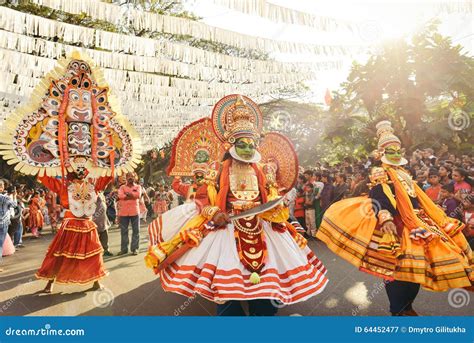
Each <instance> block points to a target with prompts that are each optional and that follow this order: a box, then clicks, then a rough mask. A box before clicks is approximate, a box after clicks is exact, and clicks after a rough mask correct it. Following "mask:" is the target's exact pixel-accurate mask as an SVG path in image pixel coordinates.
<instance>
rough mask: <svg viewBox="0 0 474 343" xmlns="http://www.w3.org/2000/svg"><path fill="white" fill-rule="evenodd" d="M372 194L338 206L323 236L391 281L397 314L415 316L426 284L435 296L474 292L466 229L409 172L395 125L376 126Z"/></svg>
mask: <svg viewBox="0 0 474 343" xmlns="http://www.w3.org/2000/svg"><path fill="white" fill-rule="evenodd" d="M376 128H377V136H378V138H379V142H378V150H376V151H375V157H376V158H377V159H380V160H381V162H382V163H381V166H378V167H374V168H373V169H372V171H371V173H370V180H371V185H370V192H369V194H368V196H365V197H356V198H349V199H346V200H341V201H339V202H336V203H335V204H333V205H332V206H331V207H330V208H329V209H328V210H327V211H326V213H325V215H324V218H323V222H322V224H321V227H320V229H319V231H318V233H317V235H316V237H317V238H319V239H320V240H321V241H323V242H324V243H326V244H327V246H328V247H329V248H330V249H331V250H332V251H333V252H334V253H336V254H338V255H339V256H341V257H342V258H344V259H346V260H347V261H349V262H350V263H352V264H353V265H355V266H356V267H358V268H359V269H360V270H361V271H364V272H367V273H370V274H373V275H376V276H379V277H382V278H383V279H385V280H386V287H385V288H386V291H387V296H388V298H389V301H390V312H391V313H392V315H394V316H416V315H418V314H417V313H416V312H415V310H414V309H413V306H412V305H413V302H414V300H415V298H416V296H417V294H418V291H419V289H420V285H421V286H422V287H423V288H425V289H427V290H430V291H446V290H449V289H451V288H466V289H468V290H472V286H473V283H474V273H473V267H474V259H473V254H472V250H471V248H470V247H469V245H468V243H467V241H466V238H465V237H464V235H463V234H462V230H463V228H464V224H462V223H461V222H460V221H458V220H456V219H453V218H449V217H447V216H446V214H445V213H444V211H443V210H442V209H441V208H439V207H438V206H436V204H434V203H433V201H432V200H431V199H430V198H429V197H428V195H426V193H425V192H424V191H423V190H422V189H421V188H420V187H418V185H417V184H416V182H415V181H413V179H412V178H411V176H410V175H409V173H408V172H407V171H406V170H405V169H404V168H403V166H404V165H405V164H406V163H407V160H406V159H404V158H403V157H402V150H401V142H400V140H399V139H398V137H397V136H395V135H394V134H393V129H392V127H391V124H390V122H388V121H382V122H380V123H378V124H377V126H376Z"/></svg>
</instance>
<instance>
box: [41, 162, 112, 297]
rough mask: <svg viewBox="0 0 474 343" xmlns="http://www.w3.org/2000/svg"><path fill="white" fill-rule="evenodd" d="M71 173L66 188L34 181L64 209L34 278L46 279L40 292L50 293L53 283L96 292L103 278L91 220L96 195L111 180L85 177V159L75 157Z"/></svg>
mask: <svg viewBox="0 0 474 343" xmlns="http://www.w3.org/2000/svg"><path fill="white" fill-rule="evenodd" d="M74 161H75V168H74V169H75V172H73V173H70V174H68V180H67V183H66V185H64V183H63V182H62V181H61V180H59V179H56V178H52V177H48V176H42V177H38V180H39V181H40V182H41V183H43V184H44V185H45V186H46V187H48V188H49V189H50V190H51V191H53V192H55V193H57V194H59V197H60V200H61V205H62V206H63V207H64V208H65V209H67V210H66V213H65V216H64V220H63V222H62V224H61V227H60V228H59V231H58V233H57V234H56V236H55V237H54V240H53V241H52V242H51V244H50V246H49V248H48V252H47V254H46V257H45V259H44V261H43V264H42V265H41V268H40V269H39V270H38V272H37V273H36V277H37V278H40V279H46V280H48V284H47V285H46V287H45V289H44V292H45V293H51V291H52V286H53V283H54V282H56V283H61V284H69V283H78V284H87V283H90V282H94V285H93V287H92V289H100V288H101V285H100V283H99V279H101V278H103V277H104V276H106V275H107V272H106V271H105V268H104V262H103V260H102V253H103V248H102V245H101V243H100V240H99V235H98V233H97V230H96V225H95V224H94V222H93V221H92V215H93V214H94V212H95V207H96V202H97V192H99V191H101V190H103V189H105V187H107V184H108V183H109V182H110V181H111V180H112V177H100V178H98V179H92V178H88V177H86V176H87V171H86V169H85V168H84V165H85V163H86V161H87V160H86V159H85V158H82V157H79V158H78V157H76V158H75V159H74Z"/></svg>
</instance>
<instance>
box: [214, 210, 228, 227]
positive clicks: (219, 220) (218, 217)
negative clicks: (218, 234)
mask: <svg viewBox="0 0 474 343" xmlns="http://www.w3.org/2000/svg"><path fill="white" fill-rule="evenodd" d="M212 221H213V222H214V223H215V224H216V225H217V226H223V225H225V224H227V223H230V218H229V215H228V214H227V213H225V212H217V213H216V214H215V215H214V217H213V218H212Z"/></svg>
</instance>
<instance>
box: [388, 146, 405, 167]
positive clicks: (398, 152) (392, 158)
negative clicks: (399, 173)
mask: <svg viewBox="0 0 474 343" xmlns="http://www.w3.org/2000/svg"><path fill="white" fill-rule="evenodd" d="M385 157H386V158H387V160H388V161H389V162H391V163H394V164H398V163H400V161H401V159H402V149H400V147H398V146H389V147H387V148H386V149H385Z"/></svg>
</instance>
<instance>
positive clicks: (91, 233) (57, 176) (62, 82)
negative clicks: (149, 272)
mask: <svg viewBox="0 0 474 343" xmlns="http://www.w3.org/2000/svg"><path fill="white" fill-rule="evenodd" d="M110 100H111V99H110V92H109V88H108V86H107V84H105V81H104V78H103V76H102V73H101V71H100V70H99V69H98V68H97V67H96V66H95V64H94V62H93V61H92V60H90V59H89V58H88V57H87V56H84V55H81V53H79V52H73V53H72V56H70V57H68V58H67V59H65V60H61V61H59V62H58V65H57V66H56V68H55V69H54V72H52V73H50V74H48V75H46V77H45V78H44V79H43V80H42V81H41V82H40V83H39V84H38V86H36V88H35V90H34V91H33V95H32V97H31V100H30V102H29V104H27V105H26V106H24V107H23V108H21V109H20V110H18V112H16V113H13V114H12V115H11V116H9V117H8V119H7V122H6V124H5V126H4V127H5V128H6V130H4V131H2V132H0V155H2V156H3V158H5V159H6V160H7V161H8V164H10V165H13V164H16V166H15V170H18V171H20V172H21V173H24V174H27V175H38V180H39V181H40V182H42V183H43V184H44V185H45V186H46V187H48V188H49V189H50V190H51V191H53V192H55V193H57V194H58V195H59V199H60V203H61V205H62V206H63V207H64V208H65V209H66V213H65V216H64V220H63V222H62V224H61V227H60V228H59V230H58V232H57V234H56V236H55V237H54V239H53V241H52V242H51V245H50V246H49V249H48V252H47V254H46V257H45V259H44V261H43V264H42V266H41V268H40V269H39V270H38V272H37V273H36V276H37V277H38V278H42V279H46V280H48V284H47V285H46V287H45V289H44V291H45V292H46V293H50V292H51V290H52V286H53V283H54V282H57V283H64V284H69V283H74V284H86V283H92V282H93V283H94V286H93V288H94V289H98V288H101V286H100V283H99V279H101V278H102V277H104V276H105V275H106V274H107V272H106V271H105V268H104V263H103V260H102V252H103V249H102V246H101V244H100V241H99V237H98V234H97V230H96V225H95V224H94V223H93V221H92V220H91V218H92V215H93V214H94V212H95V209H96V199H97V192H99V191H101V190H103V189H104V188H105V187H106V186H107V184H108V183H109V182H110V181H111V180H112V178H113V177H114V176H115V175H116V174H117V175H121V174H123V173H125V172H129V171H131V170H133V169H134V168H136V166H137V163H138V162H139V161H140V155H141V147H140V139H139V137H138V134H137V133H136V132H135V130H133V128H132V127H131V125H130V123H129V122H128V121H127V119H126V118H125V117H124V116H123V115H122V114H120V113H119V112H118V111H117V110H116V109H115V108H114V101H110ZM53 204H54V201H53ZM44 206H45V203H44V202H40V200H39V199H38V200H36V199H33V208H32V211H31V212H30V218H31V219H30V223H31V224H33V226H34V227H37V226H39V224H41V220H39V219H38V218H39V216H38V218H36V213H35V212H38V211H39V210H40V209H41V208H44Z"/></svg>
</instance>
